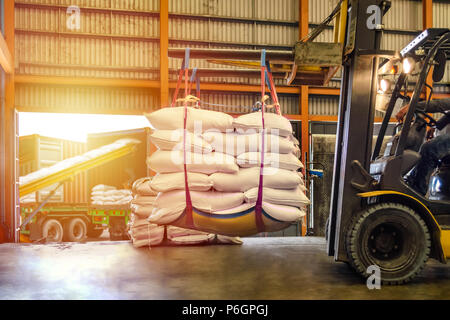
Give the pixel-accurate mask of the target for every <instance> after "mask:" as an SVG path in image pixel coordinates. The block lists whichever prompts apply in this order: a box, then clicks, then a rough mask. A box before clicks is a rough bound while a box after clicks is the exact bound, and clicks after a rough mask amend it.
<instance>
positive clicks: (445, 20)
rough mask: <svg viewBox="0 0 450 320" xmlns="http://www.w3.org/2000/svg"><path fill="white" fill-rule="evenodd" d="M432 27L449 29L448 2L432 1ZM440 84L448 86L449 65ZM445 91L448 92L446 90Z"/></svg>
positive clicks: (449, 10) (449, 6)
mask: <svg viewBox="0 0 450 320" xmlns="http://www.w3.org/2000/svg"><path fill="white" fill-rule="evenodd" d="M433 26H434V27H435V28H450V1H448V0H445V1H442V0H440V1H438V0H435V1H433ZM441 83H445V84H447V85H450V63H447V69H446V70H445V75H444V78H443V79H442V81H441ZM442 89H443V88H442ZM447 89H448V88H447ZM449 90H450V89H449ZM446 91H447V92H448V90H446Z"/></svg>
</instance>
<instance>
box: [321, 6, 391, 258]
mask: <svg viewBox="0 0 450 320" xmlns="http://www.w3.org/2000/svg"><path fill="white" fill-rule="evenodd" d="M390 5H391V3H390V1H381V0H352V1H350V4H349V9H348V17H349V18H348V19H347V36H346V42H345V48H344V63H343V76H342V84H341V95H340V101H339V116H338V128H337V135H336V149H335V160H334V168H333V182H332V190H331V191H332V193H331V205H330V222H329V225H330V227H329V237H328V245H327V250H328V255H330V256H334V257H335V260H337V261H347V260H348V259H347V255H346V251H345V248H344V243H345V241H343V240H344V237H345V231H346V226H348V225H349V224H350V222H351V218H352V216H353V214H354V213H356V212H358V211H360V210H361V209H362V200H361V198H359V197H358V196H357V194H356V192H355V189H354V187H353V186H352V182H357V181H364V179H363V178H364V177H362V176H361V172H362V171H363V170H361V169H365V171H367V172H368V171H369V167H370V161H371V156H372V139H373V138H372V137H373V123H374V117H375V99H376V94H377V86H378V79H377V77H378V75H377V72H378V65H379V60H380V57H383V56H387V55H392V52H382V51H381V50H380V44H381V35H382V28H383V26H382V18H383V16H384V15H385V14H386V12H387V11H388V10H389V8H390ZM361 167H362V168H361Z"/></svg>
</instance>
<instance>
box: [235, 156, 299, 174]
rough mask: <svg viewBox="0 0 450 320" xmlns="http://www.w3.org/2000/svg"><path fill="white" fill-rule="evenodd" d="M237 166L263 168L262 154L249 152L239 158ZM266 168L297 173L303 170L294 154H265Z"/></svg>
mask: <svg viewBox="0 0 450 320" xmlns="http://www.w3.org/2000/svg"><path fill="white" fill-rule="evenodd" d="M237 164H238V165H239V166H240V167H241V168H249V167H255V166H258V167H259V166H261V153H259V152H247V153H243V154H241V155H239V156H238V157H237ZM264 166H269V167H273V168H280V169H285V170H292V171H297V170H298V169H302V168H303V164H302V163H301V161H300V160H299V159H298V158H297V157H296V156H294V155H293V154H292V153H289V154H279V153H265V154H264Z"/></svg>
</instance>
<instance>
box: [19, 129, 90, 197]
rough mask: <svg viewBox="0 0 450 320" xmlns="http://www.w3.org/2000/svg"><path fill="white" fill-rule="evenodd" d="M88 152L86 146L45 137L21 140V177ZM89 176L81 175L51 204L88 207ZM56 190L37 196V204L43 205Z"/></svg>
mask: <svg viewBox="0 0 450 320" xmlns="http://www.w3.org/2000/svg"><path fill="white" fill-rule="evenodd" d="M84 152H86V144H85V143H83V142H76V141H70V140H63V139H57V138H51V137H45V136H41V135H38V134H34V135H29V136H21V137H19V175H20V176H25V175H27V174H29V173H31V172H34V171H37V170H40V169H43V168H47V167H50V166H52V165H54V164H56V163H57V162H59V161H62V160H65V159H67V158H71V157H75V156H77V155H80V154H83V153H84ZM85 179H86V174H85V173H81V174H78V175H77V176H76V177H74V179H73V180H71V181H69V182H67V183H65V184H64V185H62V186H61V187H60V188H58V190H57V191H56V193H55V194H54V196H53V197H52V198H51V199H50V202H51V203H67V204H69V203H87V197H86V196H87V194H86V188H85V182H84V181H85ZM55 187H56V185H55V186H50V187H48V188H45V189H42V190H40V191H37V192H36V195H35V196H36V201H37V202H42V201H43V200H44V199H45V198H46V197H47V196H48V194H49V193H50V192H51V191H52V190H53V189H54V188H55Z"/></svg>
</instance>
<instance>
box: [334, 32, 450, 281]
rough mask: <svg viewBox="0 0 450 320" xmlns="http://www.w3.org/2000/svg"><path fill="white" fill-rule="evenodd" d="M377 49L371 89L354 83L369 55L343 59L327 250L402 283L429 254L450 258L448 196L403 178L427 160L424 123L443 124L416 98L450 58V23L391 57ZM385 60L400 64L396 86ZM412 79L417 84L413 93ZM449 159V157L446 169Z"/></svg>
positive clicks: (338, 258)
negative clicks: (396, 127)
mask: <svg viewBox="0 0 450 320" xmlns="http://www.w3.org/2000/svg"><path fill="white" fill-rule="evenodd" d="M357 32H364V30H357ZM371 53H372V55H371V56H370V64H369V67H372V68H373V69H372V72H371V73H369V74H368V78H369V79H370V80H369V81H368V83H369V85H368V86H366V89H365V88H364V85H361V84H360V83H358V82H357V81H355V80H356V78H357V77H358V74H357V73H358V71H359V69H361V70H363V68H362V67H360V66H359V64H358V60H361V59H363V58H365V57H363V56H357V55H355V56H352V57H349V58H348V59H349V60H350V61H352V63H349V64H347V65H344V75H343V85H342V89H341V100H340V109H339V110H340V111H339V123H338V134H337V141H336V155H335V165H334V174H333V185H332V200H331V207H330V217H329V224H328V230H327V250H328V254H329V255H330V256H334V258H335V260H336V261H342V262H346V263H348V264H349V265H350V266H351V267H352V268H353V269H355V271H357V272H358V273H360V274H361V275H362V276H363V277H365V278H367V277H369V276H370V275H371V273H368V270H369V267H373V266H376V267H379V269H380V273H381V281H382V283H384V284H402V283H406V282H408V281H410V280H411V279H413V278H414V277H415V276H416V275H417V274H418V273H419V272H420V271H421V270H422V268H423V267H424V265H425V263H426V261H427V260H428V258H429V257H431V258H434V259H437V260H439V261H441V262H442V263H446V259H448V258H450V201H449V197H447V196H446V195H444V196H441V197H427V196H424V195H422V194H420V193H419V192H417V191H416V190H414V189H413V188H411V187H410V186H409V185H408V184H407V182H406V181H405V177H406V175H407V174H408V172H410V171H411V169H413V168H414V166H415V165H416V164H417V163H418V161H419V160H420V158H421V156H420V153H419V152H418V151H419V150H420V145H421V143H423V141H424V140H425V132H426V127H427V126H429V127H436V125H437V124H438V121H436V120H435V119H434V118H433V117H432V116H430V115H428V114H427V113H425V112H424V111H423V110H420V109H419V108H417V104H418V102H419V99H420V97H421V96H422V97H423V92H424V89H425V88H426V87H427V86H428V85H427V84H426V81H427V79H428V75H429V74H430V72H432V74H433V78H434V80H435V81H440V79H439V78H442V75H443V70H444V68H445V63H446V62H447V59H450V29H427V30H425V31H424V32H423V33H422V34H420V35H419V36H418V37H417V38H416V39H414V40H413V41H412V42H411V43H410V44H408V45H407V46H406V47H405V48H404V49H403V50H402V51H401V52H400V54H398V53H397V54H393V55H391V59H387V58H388V57H387V56H386V55H385V53H383V52H382V51H381V50H379V47H378V48H375V49H374V50H373V51H372V52H371ZM381 60H383V61H381ZM386 62H389V63H390V64H391V65H392V66H395V68H392V70H401V72H399V73H398V74H397V77H396V81H395V84H393V85H392V86H391V85H386V83H385V84H382V85H380V82H379V80H380V77H379V73H380V72H379V70H381V69H382V67H383V65H384V64H385V63H386ZM396 62H397V65H396ZM380 66H381V68H380ZM414 66H415V69H414ZM366 68H367V66H366ZM413 70H418V72H414V71H413ZM432 70H433V71H432ZM411 73H413V74H411ZM414 73H415V74H414ZM411 82H413V83H414V82H415V86H414V91H413V94H412V97H411V98H409V97H408V95H407V89H408V86H409V85H410V84H411ZM381 87H383V88H382V89H389V91H391V90H392V93H391V96H390V98H389V100H388V103H387V104H386V108H385V114H384V119H383V122H382V125H381V129H380V132H379V135H378V138H377V142H376V144H375V146H374V148H372V143H371V139H370V138H371V137H372V134H373V122H374V112H375V104H376V101H377V99H376V96H377V93H378V92H379V90H380V89H381ZM429 88H430V89H431V90H430V91H431V93H430V94H429V95H428V96H427V97H425V98H426V101H428V102H429V101H430V99H431V94H432V88H431V87H429ZM367 89H369V90H367ZM364 90H366V91H364ZM402 91H403V92H402ZM364 95H366V96H367V97H364ZM399 101H400V102H399ZM406 103H409V104H410V107H409V110H408V112H407V114H406V116H405V119H404V122H403V124H402V126H401V131H400V132H399V133H398V134H397V135H394V139H393V140H392V141H391V142H392V143H391V144H389V146H388V148H387V149H386V151H385V152H384V154H383V155H381V154H380V153H381V152H380V151H381V149H382V143H383V140H384V138H385V136H386V133H387V129H388V125H389V121H390V119H391V117H392V116H393V111H394V109H395V107H396V106H398V105H399V104H406ZM361 122H362V124H361ZM361 136H362V137H361ZM364 141H365V142H366V144H364ZM358 143H359V144H358ZM449 152H450V150H449ZM447 160H448V159H447ZM447 160H445V159H444V160H443V164H442V165H441V167H442V168H443V169H442V170H444V169H445V168H446V164H445V163H446V161H447ZM440 170H441V169H440ZM431 180H433V179H431ZM430 183H433V181H431V182H430ZM447 186H448V184H447ZM448 191H449V192H450V190H448Z"/></svg>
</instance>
